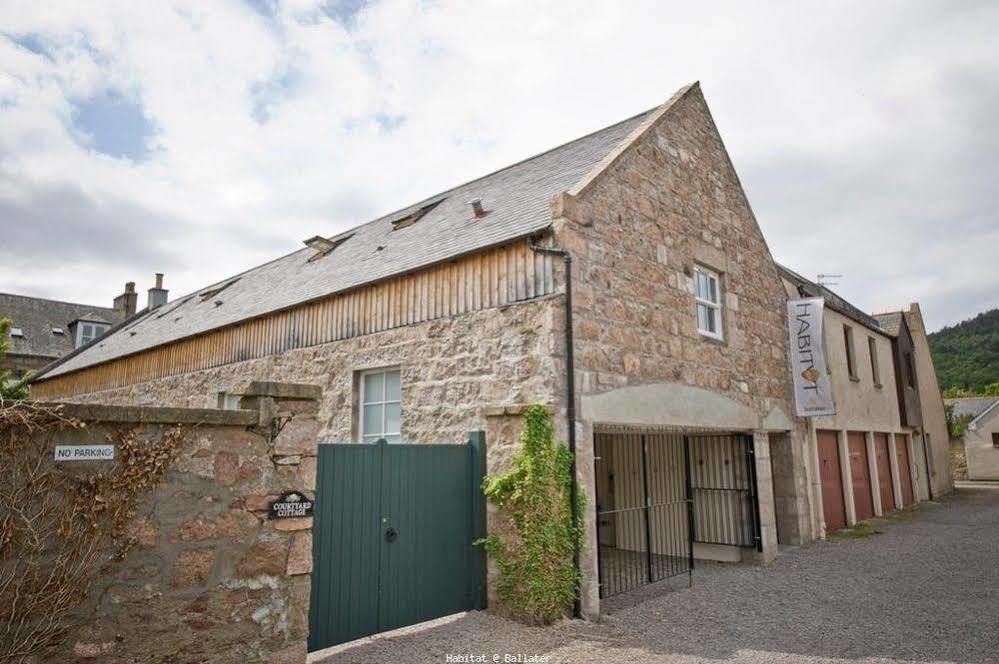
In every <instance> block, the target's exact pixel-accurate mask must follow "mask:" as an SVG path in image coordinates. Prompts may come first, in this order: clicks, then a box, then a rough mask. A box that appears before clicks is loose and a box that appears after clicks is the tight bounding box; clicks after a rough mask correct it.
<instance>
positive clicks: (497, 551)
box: [481, 405, 584, 624]
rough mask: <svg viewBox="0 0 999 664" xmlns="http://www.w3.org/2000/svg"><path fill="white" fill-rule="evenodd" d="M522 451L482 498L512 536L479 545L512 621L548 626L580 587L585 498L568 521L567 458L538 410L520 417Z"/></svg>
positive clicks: (568, 606)
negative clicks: (496, 511) (497, 512)
mask: <svg viewBox="0 0 999 664" xmlns="http://www.w3.org/2000/svg"><path fill="white" fill-rule="evenodd" d="M521 443H522V448H521V450H520V451H519V452H518V453H517V454H516V456H514V458H513V468H512V469H511V470H510V471H509V472H507V473H504V474H502V475H496V476H489V477H487V478H486V479H485V481H484V482H483V491H484V493H485V495H486V498H487V499H488V500H489V501H490V502H492V503H493V504H495V505H496V506H498V507H499V508H500V510H501V511H502V512H503V513H504V514H505V515H506V516H507V517H509V523H510V525H511V526H512V532H510V533H503V534H500V533H490V535H489V536H488V537H487V538H485V539H484V540H482V541H481V544H482V545H483V546H484V547H485V550H486V552H487V554H488V555H489V556H490V557H492V558H493V560H494V561H495V563H496V567H497V569H498V571H499V579H498V581H497V584H496V591H497V593H498V594H499V596H500V598H501V599H502V600H503V601H504V603H505V605H506V607H507V609H508V610H509V612H510V613H511V615H512V616H513V617H514V618H517V619H518V620H521V621H523V622H527V623H531V624H549V623H551V622H553V621H555V620H557V619H558V618H560V617H562V616H565V615H566V614H567V613H568V612H569V611H570V610H571V607H572V604H573V600H574V599H575V597H576V593H577V588H578V584H579V572H578V570H577V569H576V565H575V562H574V553H575V552H576V550H577V548H578V546H579V545H580V544H581V541H582V527H581V521H580V516H579V515H581V514H582V513H583V504H584V498H583V495H582V492H581V491H577V506H576V507H577V509H576V515H577V518H576V520H575V521H573V518H572V483H573V481H574V480H573V478H572V471H571V469H572V455H571V454H570V452H569V450H568V448H566V446H565V445H562V444H555V442H554V431H553V428H552V423H551V416H550V415H549V413H548V410H547V409H546V408H545V407H544V406H541V405H534V406H531V407H530V408H528V409H527V411H526V412H525V413H524V432H523V434H522V436H521Z"/></svg>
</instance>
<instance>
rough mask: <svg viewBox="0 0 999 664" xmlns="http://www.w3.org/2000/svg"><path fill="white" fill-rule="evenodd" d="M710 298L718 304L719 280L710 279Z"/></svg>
mask: <svg viewBox="0 0 999 664" xmlns="http://www.w3.org/2000/svg"><path fill="white" fill-rule="evenodd" d="M707 279H708V298H707V299H709V300H711V301H712V302H714V303H715V304H717V303H718V280H717V279H715V278H714V277H708V278H707Z"/></svg>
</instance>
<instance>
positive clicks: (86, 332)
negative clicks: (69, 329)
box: [76, 322, 109, 346]
mask: <svg viewBox="0 0 999 664" xmlns="http://www.w3.org/2000/svg"><path fill="white" fill-rule="evenodd" d="M108 327H109V326H108V325H100V324H98V323H84V322H80V323H78V324H77V339H76V345H77V346H83V345H84V344H89V343H90V342H91V341H93V340H94V339H96V338H97V337H99V336H101V335H102V334H104V333H105V332H107V330H108Z"/></svg>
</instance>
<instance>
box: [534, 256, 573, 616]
mask: <svg viewBox="0 0 999 664" xmlns="http://www.w3.org/2000/svg"><path fill="white" fill-rule="evenodd" d="M530 247H531V250H532V251H534V252H536V253H541V254H552V255H554V256H561V257H562V263H563V264H564V265H565V387H566V393H567V394H566V409H565V414H566V425H567V426H568V429H569V433H568V438H569V441H568V442H569V453H570V456H571V459H572V462H571V467H570V473H571V475H572V483H571V484H570V487H569V499H570V509H571V511H572V523H573V524H577V523H579V515H578V514H577V506H576V500H577V496H576V493H577V491H576V483H577V481H578V478H577V476H576V368H575V362H574V357H573V348H574V344H573V339H572V255H571V254H570V253H569V252H568V251H566V250H565V249H558V248H556V247H543V246H541V245H539V244H536V243H534V242H531V243H530ZM572 564H573V566H574V567H575V568H576V574H577V577H578V576H579V575H580V574H581V572H580V569H579V541H578V540H577V539H573V542H572ZM572 615H573V617H574V618H579V617H581V615H582V613H581V611H580V601H579V585H578V583H577V585H576V592H575V594H574V597H573V600H572Z"/></svg>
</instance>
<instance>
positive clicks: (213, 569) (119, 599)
mask: <svg viewBox="0 0 999 664" xmlns="http://www.w3.org/2000/svg"><path fill="white" fill-rule="evenodd" d="M239 389H241V391H242V394H243V395H244V396H243V398H242V402H241V404H240V405H241V408H243V409H245V410H236V411H219V410H201V409H181V408H149V407H120V406H103V405H101V406H97V405H76V406H74V405H67V406H66V407H65V414H66V415H67V416H70V417H74V418H78V419H80V420H83V421H85V422H86V423H87V426H86V428H85V429H83V430H79V431H66V432H65V433H64V434H61V435H60V436H59V441H58V442H60V443H76V444H80V443H103V442H105V441H106V440H108V435H109V434H111V433H113V432H115V431H134V432H135V433H136V435H137V437H138V439H140V440H155V439H157V438H158V437H160V436H162V435H164V432H166V431H168V430H171V429H174V428H175V427H178V426H179V427H181V431H182V432H183V438H182V440H181V443H180V445H179V449H178V452H177V455H176V457H175V460H174V462H173V464H172V466H171V467H170V469H169V470H168V471H167V473H166V475H165V477H164V479H163V481H162V482H161V483H160V485H159V486H157V487H156V488H155V490H154V491H153V492H152V494H150V495H148V496H146V498H145V500H144V501H143V502H142V503H140V507H139V509H138V512H137V514H136V515H135V517H134V519H133V520H132V521H131V523H130V525H129V526H128V536H129V537H130V538H131V540H132V541H133V544H134V546H133V547H132V549H131V550H130V551H129V553H128V554H127V556H126V557H125V558H124V559H123V560H121V561H119V562H116V563H114V564H113V566H112V567H111V568H110V570H109V571H108V573H107V574H106V575H105V576H103V577H102V578H100V579H99V581H98V583H97V584H96V585H95V586H94V587H92V588H91V591H90V593H89V595H88V597H87V599H86V601H85V602H84V604H83V605H81V607H80V609H79V611H78V614H79V619H80V623H79V625H78V626H77V627H76V628H75V629H73V630H72V632H71V633H70V635H69V638H68V639H67V641H66V642H65V644H64V646H63V647H62V648H60V649H59V650H58V651H57V652H56V653H54V654H53V655H52V656H51V657H49V658H48V659H47V660H46V661H54V662H59V661H80V660H89V661H95V662H115V663H124V662H150V661H173V662H275V663H277V662H280V663H285V662H289V663H291V662H294V663H304V662H305V658H306V639H307V636H308V615H309V586H310V572H311V570H312V534H311V528H312V523H311V522H312V519H311V517H308V518H300V519H285V520H268V519H267V517H266V514H267V509H268V502H269V501H270V500H273V499H274V498H276V497H277V496H278V494H280V493H281V492H283V491H287V490H292V489H298V490H304V491H306V492H307V493H309V495H312V492H313V491H314V489H315V472H316V471H315V468H316V466H315V458H316V457H315V455H316V443H317V433H318V429H319V427H318V423H317V421H316V410H317V406H318V401H319V397H320V390H319V389H318V388H317V387H314V386H305V385H280V384H273V383H250V384H243V385H242V386H240V387H239ZM94 465H95V464H93V463H90V462H84V463H83V464H80V466H79V467H76V468H74V470H78V471H80V472H93V471H94V470H96V469H95V468H93V467H92V466H94ZM84 466H91V468H89V470H88V469H87V468H84ZM112 472H113V470H112Z"/></svg>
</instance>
